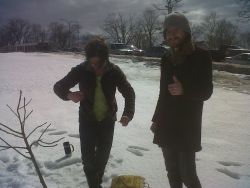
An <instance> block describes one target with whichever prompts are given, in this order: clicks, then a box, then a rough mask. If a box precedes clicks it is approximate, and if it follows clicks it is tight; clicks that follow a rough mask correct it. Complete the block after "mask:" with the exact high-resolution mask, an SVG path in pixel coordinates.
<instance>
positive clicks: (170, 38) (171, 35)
mask: <svg viewBox="0 0 250 188" xmlns="http://www.w3.org/2000/svg"><path fill="white" fill-rule="evenodd" d="M185 35H186V34H185V32H184V31H182V30H181V29H179V28H178V27H174V26H172V27H169V29H168V30H167V32H166V36H165V39H166V41H167V43H168V44H169V46H170V47H172V48H178V47H179V46H180V45H181V44H182V42H183V41H184V39H185Z"/></svg>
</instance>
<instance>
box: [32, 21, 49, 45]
mask: <svg viewBox="0 0 250 188" xmlns="http://www.w3.org/2000/svg"><path fill="white" fill-rule="evenodd" d="M44 40H45V31H44V30H43V29H42V26H41V25H40V24H31V26H30V37H29V41H30V42H36V43H37V42H44Z"/></svg>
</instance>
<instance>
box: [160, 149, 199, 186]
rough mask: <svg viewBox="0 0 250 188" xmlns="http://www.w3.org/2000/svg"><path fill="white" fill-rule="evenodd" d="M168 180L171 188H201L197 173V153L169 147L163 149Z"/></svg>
mask: <svg viewBox="0 0 250 188" xmlns="http://www.w3.org/2000/svg"><path fill="white" fill-rule="evenodd" d="M162 152H163V156H164V160H165V165H166V170H167V172H168V180H169V184H170V187H171V188H182V184H183V183H184V184H185V186H186V187H187V188H201V184H200V181H199V178H198V176H197V173H196V164H195V152H180V151H175V150H172V149H170V148H167V147H163V148H162Z"/></svg>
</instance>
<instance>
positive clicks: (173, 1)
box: [153, 0, 182, 14]
mask: <svg viewBox="0 0 250 188" xmlns="http://www.w3.org/2000/svg"><path fill="white" fill-rule="evenodd" d="M162 1H163V5H157V4H153V7H154V8H155V9H156V10H161V11H164V12H165V11H166V12H167V14H170V13H172V12H173V11H174V10H176V9H177V8H178V7H180V6H181V1H182V0H162Z"/></svg>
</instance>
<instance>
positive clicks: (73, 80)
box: [54, 64, 81, 101]
mask: <svg viewBox="0 0 250 188" xmlns="http://www.w3.org/2000/svg"><path fill="white" fill-rule="evenodd" d="M80 76H81V64H80V65H77V66H76V67H73V68H72V69H71V71H70V72H69V73H68V74H67V75H66V76H65V77H64V78H62V79H61V80H59V81H58V82H56V83H55V85H54V92H55V94H56V95H57V96H58V97H60V98H61V99H62V100H65V101H67V100H70V99H69V98H68V95H69V94H70V93H71V91H70V89H71V88H72V87H74V86H75V85H76V84H77V83H79V81H80Z"/></svg>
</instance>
